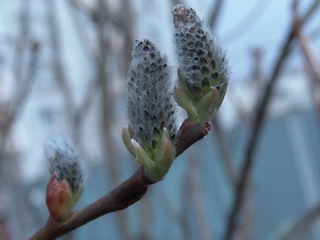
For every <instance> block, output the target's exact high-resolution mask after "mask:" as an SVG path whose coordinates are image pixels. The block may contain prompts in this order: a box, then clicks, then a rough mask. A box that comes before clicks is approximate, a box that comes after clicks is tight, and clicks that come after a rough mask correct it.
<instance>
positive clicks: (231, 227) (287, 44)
mask: <svg viewBox="0 0 320 240" xmlns="http://www.w3.org/2000/svg"><path fill="white" fill-rule="evenodd" d="M319 4H320V0H316V1H314V2H313V3H312V4H311V6H310V8H309V9H308V11H307V13H306V14H305V15H304V17H303V19H302V20H301V26H302V25H303V24H305V23H306V22H307V20H308V19H309V18H310V17H311V15H312V14H313V13H314V12H315V10H316V9H317V7H318V6H319ZM293 39H294V26H291V28H290V31H289V32H288V34H287V36H286V37H285V40H284V43H283V45H282V47H281V51H280V54H279V55H278V57H277V60H276V62H275V65H274V67H273V70H272V71H271V73H272V74H271V75H270V77H269V79H268V81H267V85H266V88H265V91H264V93H263V95H262V98H261V101H260V103H259V104H258V106H257V110H256V118H255V120H254V122H253V126H252V130H251V134H250V136H249V141H248V144H247V147H246V150H245V154H244V160H243V166H242V168H241V172H240V178H239V181H238V184H237V189H236V195H235V199H234V202H233V204H232V206H231V211H230V214H229V217H228V219H227V225H226V229H225V233H224V235H223V239H224V240H230V239H232V237H233V233H234V232H235V230H236V228H237V226H238V221H239V215H240V212H241V209H242V205H243V201H244V196H245V193H246V188H247V185H248V180H249V177H250V173H251V170H252V168H253V165H254V154H255V151H256V147H257V145H258V142H259V139H260V136H261V129H262V126H263V124H264V121H265V116H266V112H267V107H268V105H269V102H270V99H271V96H272V92H273V88H274V86H275V83H276V82H277V80H278V78H279V75H280V73H281V71H282V69H283V66H284V63H285V60H286V59H287V57H288V56H289V53H290V52H291V42H292V41H293Z"/></svg>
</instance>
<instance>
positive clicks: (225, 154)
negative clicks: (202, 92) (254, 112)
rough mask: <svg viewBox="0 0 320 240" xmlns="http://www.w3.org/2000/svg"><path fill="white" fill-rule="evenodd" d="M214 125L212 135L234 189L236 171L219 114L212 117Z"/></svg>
mask: <svg viewBox="0 0 320 240" xmlns="http://www.w3.org/2000/svg"><path fill="white" fill-rule="evenodd" d="M212 126H214V130H215V131H214V133H215V134H212V136H213V137H214V138H215V139H216V141H217V145H218V150H219V152H220V155H221V159H222V165H223V169H224V170H225V173H226V177H227V179H228V181H229V183H230V186H231V188H232V189H234V188H235V186H236V172H235V169H234V166H233V164H234V162H233V160H232V156H231V151H230V149H229V147H228V144H227V141H226V139H225V133H224V131H223V127H222V125H221V122H220V119H219V115H218V114H217V115H216V116H215V117H214V118H213V119H212Z"/></svg>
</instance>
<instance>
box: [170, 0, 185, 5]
mask: <svg viewBox="0 0 320 240" xmlns="http://www.w3.org/2000/svg"><path fill="white" fill-rule="evenodd" d="M171 3H172V6H176V5H178V4H184V0H171Z"/></svg>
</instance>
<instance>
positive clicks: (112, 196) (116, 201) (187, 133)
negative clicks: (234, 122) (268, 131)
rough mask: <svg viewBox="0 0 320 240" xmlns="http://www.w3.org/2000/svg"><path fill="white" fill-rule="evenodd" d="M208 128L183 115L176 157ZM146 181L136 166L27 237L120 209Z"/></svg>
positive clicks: (38, 238)
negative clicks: (91, 200)
mask: <svg viewBox="0 0 320 240" xmlns="http://www.w3.org/2000/svg"><path fill="white" fill-rule="evenodd" d="M210 128H211V126H210V125H209V124H208V123H204V122H199V123H195V122H190V121H188V120H187V119H186V120H185V121H184V122H183V123H182V125H181V126H180V129H179V131H178V132H177V136H176V138H175V139H174V146H175V148H176V157H178V156H179V155H180V154H182V153H183V152H184V151H185V150H186V149H187V148H189V147H190V146H191V145H193V144H194V143H195V142H197V141H199V140H201V139H202V138H203V137H204V136H206V135H207V134H208V132H209V131H210ZM150 184H153V182H151V181H150V180H149V179H147V178H146V176H145V173H144V170H143V168H142V167H140V168H139V169H138V170H137V171H136V172H135V173H134V174H133V175H132V176H131V177H129V178H128V179H127V180H126V181H124V182H123V183H121V184H120V185H119V186H118V187H116V188H115V189H114V190H112V191H111V192H109V193H108V194H107V195H105V196H104V197H102V198H100V199H99V200H97V201H96V202H94V203H92V204H90V205H88V206H87V207H85V208H84V209H82V210H80V211H78V212H75V213H74V214H73V215H72V216H71V217H70V218H69V219H68V220H67V221H66V222H64V223H58V222H56V221H54V220H53V219H52V218H51V217H49V219H48V221H47V223H46V225H45V226H44V227H43V228H41V229H40V230H39V231H38V232H37V233H35V234H34V235H33V236H32V237H30V238H29V240H52V239H56V238H58V237H60V236H63V235H64V234H66V233H68V232H70V231H72V230H74V229H76V228H78V227H80V226H82V225H84V224H86V223H88V222H90V221H92V220H94V219H96V218H98V217H101V216H103V215H105V214H107V213H111V212H115V211H119V210H123V209H125V208H127V207H129V206H130V205H132V204H134V203H136V202H137V201H139V200H140V199H141V198H142V197H143V196H144V194H145V192H146V191H147V188H148V185H150Z"/></svg>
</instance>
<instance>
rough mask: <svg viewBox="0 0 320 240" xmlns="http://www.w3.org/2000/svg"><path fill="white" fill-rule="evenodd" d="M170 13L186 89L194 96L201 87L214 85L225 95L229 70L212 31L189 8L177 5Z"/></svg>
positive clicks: (199, 91)
mask: <svg viewBox="0 0 320 240" xmlns="http://www.w3.org/2000/svg"><path fill="white" fill-rule="evenodd" d="M172 14H173V22H174V28H175V41H176V46H177V55H178V60H179V64H180V68H181V70H182V72H183V74H184V76H185V77H186V80H187V82H186V85H187V87H188V89H189V90H190V91H191V92H194V93H195V94H196V96H197V95H201V91H202V90H203V87H206V86H214V87H216V88H217V89H218V90H219V91H220V95H224V94H225V91H226V87H227V81H228V75H229V70H228V66H227V61H226V57H225V54H224V52H222V50H221V49H220V47H219V46H218V45H217V42H216V41H215V39H214V37H213V36H212V34H211V31H210V30H209V28H207V27H205V26H204V24H203V22H202V21H201V20H200V19H199V17H198V16H197V14H196V12H195V11H194V10H193V9H192V8H189V7H187V6H184V5H177V6H175V7H174V9H173V11H172Z"/></svg>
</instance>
